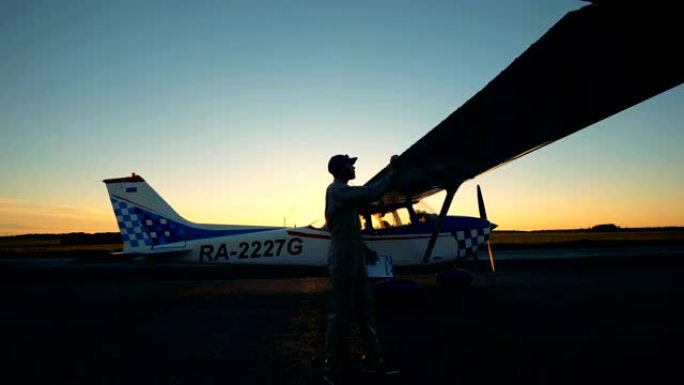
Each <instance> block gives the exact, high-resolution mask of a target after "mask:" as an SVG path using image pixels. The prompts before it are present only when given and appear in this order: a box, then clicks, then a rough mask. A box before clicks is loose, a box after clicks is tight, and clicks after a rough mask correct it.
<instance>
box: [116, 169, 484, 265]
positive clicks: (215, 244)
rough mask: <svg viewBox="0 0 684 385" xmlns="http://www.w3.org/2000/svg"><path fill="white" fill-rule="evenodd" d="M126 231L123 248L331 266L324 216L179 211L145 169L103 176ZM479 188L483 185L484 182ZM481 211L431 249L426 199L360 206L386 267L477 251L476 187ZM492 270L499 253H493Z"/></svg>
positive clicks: (183, 258)
mask: <svg viewBox="0 0 684 385" xmlns="http://www.w3.org/2000/svg"><path fill="white" fill-rule="evenodd" d="M103 182H104V183H105V184H106V185H107V190H108V193H109V198H110V201H111V203H112V207H113V209H114V214H115V216H116V220H117V223H118V225H119V229H120V231H121V236H122V238H123V246H124V247H123V253H124V254H129V255H135V254H140V255H149V256H154V255H171V256H173V260H174V261H175V262H183V263H199V264H228V265H255V264H256V265H268V266H283V265H287V266H303V267H326V266H327V249H328V244H329V242H330V239H331V237H330V233H329V232H328V230H327V228H326V227H325V223H324V221H323V222H321V223H320V224H316V223H314V224H312V225H309V226H305V227H295V228H288V227H266V226H235V225H205V224H196V223H192V222H190V221H188V220H186V219H185V218H183V217H182V216H181V215H179V214H178V213H177V212H176V211H175V210H174V209H173V208H172V207H171V206H170V205H169V204H168V203H167V202H166V201H164V199H163V198H162V197H161V196H160V195H159V194H158V193H157V192H156V191H155V190H154V189H153V188H152V187H151V186H150V185H149V184H148V183H147V182H146V181H145V180H144V179H143V178H142V177H141V176H140V175H136V174H135V173H133V174H132V175H131V176H129V177H124V178H114V179H105V180H104V181H103ZM478 188H479V186H478ZM478 197H479V199H480V207H481V210H482V211H481V212H482V216H483V217H482V218H474V217H465V216H447V217H446V218H445V219H443V224H442V226H441V231H440V233H439V234H438V236H437V237H436V239H435V241H434V245H432V251H431V253H430V254H429V255H426V254H425V249H426V245H428V242H429V241H430V239H431V236H432V233H433V232H434V228H435V223H436V222H437V221H438V220H439V218H438V216H437V215H436V214H434V213H433V212H432V211H431V210H430V209H429V207H428V206H427V205H425V204H424V203H422V202H411V201H405V202H402V203H400V204H396V205H387V206H381V207H372V208H371V207H369V208H368V209H366V210H364V211H361V212H360V215H359V216H360V218H359V219H360V221H361V223H362V224H363V225H362V235H363V239H364V241H365V243H366V245H367V246H368V247H369V249H371V250H373V251H375V252H376V253H377V254H378V255H379V256H383V257H387V256H391V259H383V260H382V263H383V265H381V266H378V269H380V270H382V269H385V271H386V274H381V275H378V276H377V277H378V278H381V277H391V276H392V275H393V274H392V273H393V267H394V266H397V267H405V266H429V265H435V264H439V265H443V264H451V265H453V264H454V263H455V262H457V261H459V260H464V259H468V258H474V257H475V256H476V255H477V251H478V248H479V247H480V246H482V245H483V244H485V243H486V242H487V241H488V239H489V235H490V234H491V230H492V229H493V228H495V227H496V225H495V224H493V223H491V222H489V221H488V220H487V218H486V212H485V211H484V203H483V201H482V195H481V193H480V192H479V190H478ZM491 263H492V269H494V264H493V263H494V262H493V259H492V260H491Z"/></svg>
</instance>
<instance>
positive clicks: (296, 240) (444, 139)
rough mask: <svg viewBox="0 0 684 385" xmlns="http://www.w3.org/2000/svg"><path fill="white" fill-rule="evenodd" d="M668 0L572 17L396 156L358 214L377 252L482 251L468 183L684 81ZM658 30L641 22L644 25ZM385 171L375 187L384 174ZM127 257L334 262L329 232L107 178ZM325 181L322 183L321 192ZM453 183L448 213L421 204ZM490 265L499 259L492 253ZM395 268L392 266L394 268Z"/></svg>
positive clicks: (481, 228) (402, 261) (483, 237)
mask: <svg viewBox="0 0 684 385" xmlns="http://www.w3.org/2000/svg"><path fill="white" fill-rule="evenodd" d="M676 15H679V13H678V12H677V11H676V10H675V9H674V6H673V5H671V4H670V3H668V2H656V3H648V2H644V3H642V2H631V1H624V2H618V1H598V0H596V1H591V4H589V5H585V6H583V7H581V8H579V9H577V10H575V11H572V12H569V13H568V14H566V15H565V16H564V17H562V18H561V19H560V20H559V21H558V22H557V23H556V24H555V25H554V26H553V27H552V28H551V29H549V30H548V31H547V32H546V33H545V34H544V35H543V36H542V37H541V38H540V39H539V40H538V41H537V42H535V43H534V44H532V45H531V46H530V47H529V48H528V49H527V50H526V51H525V52H523V53H522V54H521V55H520V56H519V57H518V58H516V59H515V60H514V61H513V62H512V63H511V64H510V65H509V66H508V67H507V68H506V69H504V70H503V71H502V72H501V73H500V74H499V75H497V76H496V77H495V78H494V79H493V80H492V81H491V82H490V83H489V84H487V85H486V86H485V87H484V88H483V89H482V90H481V91H480V92H478V93H477V94H476V95H474V96H473V97H472V98H471V99H470V100H468V101H467V102H466V103H465V104H463V105H462V106H461V107H459V108H458V109H456V110H455V111H454V112H453V113H452V114H451V115H449V116H448V117H447V118H446V119H444V120H443V121H442V122H441V123H439V124H438V125H437V126H436V127H434V128H433V129H432V130H431V131H429V132H428V133H427V134H426V135H425V136H423V137H422V138H421V139H419V140H418V141H417V142H416V143H414V144H413V145H412V146H411V147H409V148H408V149H407V150H406V151H404V152H403V153H402V154H400V155H399V156H398V158H397V159H396V161H395V162H393V166H392V167H393V169H394V171H395V177H394V178H393V183H392V185H391V186H390V189H389V190H388V191H387V192H386V193H385V194H384V195H383V196H382V197H380V198H379V199H378V200H377V201H375V202H372V203H370V204H369V205H368V206H367V207H365V208H362V209H361V210H359V213H360V216H361V219H362V223H363V224H364V227H363V236H364V239H365V240H366V242H367V243H368V245H369V248H371V249H374V250H376V252H377V253H378V254H380V255H388V256H391V257H392V262H393V266H397V267H401V266H433V265H444V264H446V265H449V266H450V265H453V264H454V263H457V262H460V261H461V260H462V259H464V258H473V257H476V256H477V252H478V250H479V249H480V247H482V246H483V245H488V239H489V235H490V234H491V231H492V229H493V228H494V227H495V225H494V224H493V223H491V222H489V220H488V219H487V216H486V212H485V209H484V202H483V199H482V195H481V192H479V188H478V201H479V202H478V203H479V207H480V218H472V217H459V216H447V215H446V214H447V211H448V210H449V208H450V206H451V202H452V200H453V198H454V195H455V193H456V190H457V189H458V188H459V187H460V186H461V184H462V183H463V182H464V181H466V180H469V179H473V178H475V177H476V176H477V175H480V174H482V173H484V172H486V171H488V170H491V169H493V168H496V167H499V166H501V165H503V164H505V163H507V162H510V161H512V160H515V159H517V158H519V157H521V156H523V155H525V154H528V153H530V152H532V151H535V150H537V149H539V148H541V147H543V146H545V145H547V144H549V143H552V142H554V141H556V140H558V139H561V138H563V137H565V136H568V135H570V134H572V133H574V132H577V131H579V130H581V129H583V128H585V127H588V126H590V125H592V124H594V123H596V122H598V121H600V120H603V119H605V118H607V117H609V116H611V115H613V114H616V113H618V112H620V111H622V110H624V109H626V108H629V107H631V106H633V105H635V104H637V103H640V102H642V101H644V100H647V99H649V98H651V97H653V96H655V95H658V94H660V93H662V92H665V91H667V90H669V89H671V88H673V87H676V86H678V85H680V84H681V83H682V82H684V59H683V57H682V55H679V52H678V50H677V49H676V48H675V47H679V41H678V37H679V36H681V33H680V31H679V28H678V25H680V24H679V20H678V18H677V16H676ZM644 25H646V26H648V28H639V27H638V26H644ZM387 172H389V169H388V168H387V167H386V168H384V169H382V170H380V171H379V172H378V173H377V174H376V175H375V176H374V177H373V178H371V179H370V180H369V181H368V182H367V183H366V184H369V183H373V182H374V181H375V180H377V179H378V178H381V177H383V176H384V175H385V174H386V173H387ZM104 182H105V183H106V184H107V189H108V191H109V196H110V199H111V203H112V206H113V208H114V212H115V215H116V218H117V222H118V224H119V227H120V229H121V234H122V237H123V240H124V249H123V253H124V254H144V255H155V254H173V255H175V256H177V257H178V258H179V259H180V260H183V261H188V262H193V263H201V264H243V265H244V264H255V265H256V264H261V265H275V266H285V265H295V266H325V264H326V255H327V253H326V249H327V245H328V241H329V239H330V235H329V233H328V232H327V231H326V230H325V228H323V227H322V226H320V225H319V226H317V225H311V226H306V227H298V228H284V227H257V226H219V225H198V224H194V223H191V222H189V221H187V220H185V219H183V218H182V217H181V216H180V215H178V214H177V213H176V212H175V211H174V210H173V209H172V208H171V206H169V205H168V204H167V203H166V202H165V201H164V200H163V199H162V198H161V197H160V196H159V195H158V194H157V193H156V192H155V191H154V190H153V189H152V188H151V187H150V186H149V185H148V184H147V183H146V182H145V181H144V180H143V179H142V178H141V177H140V176H138V175H135V174H134V175H132V176H130V177H125V178H117V179H106V180H105V181H104ZM321 188H323V186H322V187H321ZM442 190H445V191H446V196H445V200H444V203H443V204H442V208H441V210H440V212H439V214H433V213H431V212H429V211H427V210H424V209H420V208H419V206H418V204H419V203H420V202H421V201H422V200H423V199H424V198H426V197H428V196H430V195H432V194H434V193H437V192H439V191H442ZM490 264H491V268H492V270H494V268H495V266H494V263H493V259H492V257H491V249H490ZM386 267H387V269H390V268H391V266H386Z"/></svg>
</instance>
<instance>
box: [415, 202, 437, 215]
mask: <svg viewBox="0 0 684 385" xmlns="http://www.w3.org/2000/svg"><path fill="white" fill-rule="evenodd" d="M413 211H415V212H416V214H436V212H435V210H433V209H432V207H430V206H428V205H427V203H425V202H423V201H420V202H418V203H414V204H413Z"/></svg>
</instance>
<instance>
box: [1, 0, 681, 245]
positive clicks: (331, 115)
mask: <svg viewBox="0 0 684 385" xmlns="http://www.w3.org/2000/svg"><path fill="white" fill-rule="evenodd" d="M0 4H1V5H0V130H1V132H2V141H1V144H0V164H2V167H0V178H2V181H3V182H2V183H1V184H0V235H2V234H14V233H26V232H53V231H115V229H116V223H115V221H114V217H113V214H112V213H111V209H110V207H109V202H108V200H107V197H106V190H105V187H104V185H103V184H102V183H101V180H102V179H104V178H109V177H119V176H124V175H128V174H130V172H132V171H135V172H137V173H139V174H140V175H142V176H143V177H144V178H145V179H146V180H147V181H148V182H149V183H150V184H151V185H152V186H153V187H154V188H155V189H156V190H157V191H158V192H159V193H160V194H161V195H162V196H164V197H165V198H166V199H167V200H168V201H169V203H171V205H172V206H174V207H175V208H176V209H177V210H178V211H179V212H180V213H181V214H182V215H184V216H186V217H187V218H188V219H190V220H193V221H197V222H211V223H244V224H269V225H278V224H282V223H283V218H287V219H286V220H287V222H288V225H292V224H295V223H296V224H299V225H302V224H306V223H307V222H310V221H313V220H315V219H317V218H318V217H320V212H321V211H322V209H323V202H322V194H323V190H324V188H325V186H326V185H327V183H329V175H328V174H327V173H326V170H325V164H326V162H327V159H328V158H329V157H330V156H331V155H332V154H335V153H349V154H352V155H356V156H359V163H358V164H357V175H358V179H357V181H356V183H357V184H363V182H365V181H366V180H367V179H368V178H370V177H371V176H372V175H373V174H374V173H375V172H377V171H378V170H379V169H380V168H381V167H383V166H384V165H385V163H386V162H387V160H388V159H389V156H390V155H391V154H395V153H401V152H403V151H404V150H405V149H406V148H408V147H409V146H410V145H411V144H413V143H414V142H415V141H416V140H417V139H419V138H420V137H421V136H423V135H424V134H425V133H427V132H428V131H429V130H430V129H431V128H432V127H434V126H435V125H436V124H437V123H438V122H440V121H441V120H442V119H444V118H445V117H446V116H447V115H448V114H450V113H451V112H452V111H454V110H455V109H456V108H458V107H459V106H460V105H461V104H463V103H464V102H465V101H467V100H468V99H469V98H470V97H471V96H472V95H474V94H475V93H476V92H477V91H479V90H480V89H481V88H482V87H484V86H485V85H486V84H487V82H488V81H490V80H491V79H492V78H493V77H494V76H496V75H497V74H498V73H499V72H500V71H501V70H503V69H504V68H505V67H506V66H507V65H508V64H509V63H510V62H511V61H512V60H514V59H515V57H517V56H518V55H519V54H521V53H522V52H523V51H524V50H525V49H526V48H527V47H528V46H529V45H530V44H532V43H533V42H534V41H536V40H537V39H538V38H539V37H540V36H541V35H542V34H543V33H544V32H546V31H547V30H548V29H549V28H550V27H551V26H552V25H553V24H554V23H555V22H556V21H557V20H558V19H560V18H561V17H562V16H563V15H564V14H565V13H567V12H568V11H571V10H574V9H578V8H580V7H582V6H585V5H586V3H585V2H581V1H553V2H549V1H542V0H537V1H533V0H519V1H422V2H418V1H393V2H389V1H358V2H344V3H343V2H332V1H195V2H187V1H116V2H111V1H77V0H74V1H69V2H54V1H10V2H8V1H2V2H0ZM682 101H684V91H683V90H682V87H681V86H679V87H677V88H675V89H672V90H670V91H668V92H666V93H664V94H661V95H658V96H656V97H654V98H652V99H650V100H647V101H645V102H643V103H641V104H640V105H637V106H634V107H632V108H630V109H628V110H626V111H624V112H622V113H620V114H617V115H615V116H613V117H610V118H608V119H606V120H604V121H602V122H599V123H597V124H595V125H593V126H591V127H588V128H587V129H585V130H582V131H580V132H578V133H576V134H573V135H571V136H570V137H567V138H565V139H562V140H560V141H558V142H556V143H553V144H551V145H549V146H547V147H545V148H543V149H541V150H539V151H537V152H535V153H533V154H530V155H528V156H526V157H524V158H522V159H519V160H517V161H515V162H512V163H510V164H508V165H505V166H503V167H501V168H499V169H496V170H494V171H492V172H489V173H487V174H484V175H483V176H480V177H478V178H476V180H474V181H472V182H468V183H466V184H465V185H464V186H463V187H462V188H461V190H459V193H458V194H457V200H456V203H455V204H454V206H453V207H452V209H451V211H450V213H451V214H457V213H460V214H467V215H475V213H476V210H477V209H476V201H475V193H474V188H475V187H474V186H475V184H476V183H479V184H481V185H482V187H483V189H484V193H485V198H486V200H487V206H488V213H489V216H490V217H491V218H492V219H493V220H494V221H495V222H497V223H499V224H500V225H501V227H502V228H508V229H513V228H517V229H534V228H574V227H587V226H591V225H594V224H596V223H604V222H611V223H616V224H618V225H622V226H661V225H684V208H683V206H682V202H684V199H683V198H684V193H683V192H682V191H684V186H683V184H684V182H682V180H683V178H682V177H681V175H682V165H684V155H682V151H681V148H682V145H683V144H684V133H683V130H682V129H681V122H682V117H684V112H682V108H681V107H682ZM439 198H440V197H439V196H437V197H433V198H432V199H431V200H430V201H429V203H431V204H432V205H433V206H438V204H439Z"/></svg>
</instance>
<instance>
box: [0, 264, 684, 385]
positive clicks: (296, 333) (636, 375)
mask: <svg viewBox="0 0 684 385" xmlns="http://www.w3.org/2000/svg"><path fill="white" fill-rule="evenodd" d="M567 260H568V261H574V262H573V263H567V262H566V263H564V264H559V263H548V264H545V263H542V262H538V263H532V264H529V265H525V264H524V263H517V264H516V263H511V264H509V265H508V266H506V264H505V263H502V264H501V265H502V266H500V268H499V270H498V271H497V273H491V272H487V271H486V270H483V271H480V272H477V273H476V275H475V278H474V279H473V281H472V283H471V284H470V285H469V286H468V287H467V288H465V289H456V288H448V287H444V286H439V285H437V284H436V283H435V279H434V274H417V275H412V276H410V278H412V279H415V280H416V281H418V282H419V283H421V284H422V285H423V287H424V290H423V291H422V292H420V293H410V294H409V293H404V294H400V295H398V296H395V297H381V298H378V303H377V318H378V328H379V331H380V337H381V341H382V343H383V346H384V347H385V350H386V352H387V355H388V359H389V360H390V362H391V363H393V364H394V365H395V366H397V367H399V368H401V370H402V373H401V374H400V375H399V376H397V377H395V378H388V379H378V378H369V377H363V376H360V375H358V374H357V369H358V360H359V359H360V351H359V349H358V340H357V338H356V336H355V335H352V338H351V342H352V349H351V352H350V362H349V372H350V378H349V382H350V383H361V384H366V383H367V384H380V383H385V384H416V383H420V384H494V383H496V384H501V383H505V384H510V383H515V384H518V383H519V384H523V383H524V384H579V383H598V382H602V383H620V384H646V383H648V384H681V383H684V373H682V371H681V369H680V365H681V364H680V363H681V357H682V353H681V349H680V348H681V346H682V343H683V342H684V331H683V328H682V325H684V312H682V311H681V310H680V309H681V308H682V295H684V280H682V279H681V276H682V272H684V263H682V260H684V253H682V254H679V255H677V254H676V253H674V254H671V255H668V256H663V255H660V254H659V255H657V256H656V255H654V256H643V258H639V259H634V258H631V259H630V258H627V259H625V258H618V257H615V258H609V257H608V256H603V257H601V258H600V261H601V262H600V263H597V262H596V261H597V260H596V259H592V258H589V257H587V258H584V259H583V258H569V259H567ZM577 261H580V262H577ZM53 262H54V261H53ZM502 262H503V261H502ZM36 263H38V262H36ZM72 263H73V261H72ZM5 264H6V265H7V264H9V263H8V262H5ZM14 265H16V264H14ZM58 265H59V264H58ZM38 266H42V267H41V268H40V269H37V268H35V266H34V268H33V269H31V268H27V267H26V266H24V268H16V266H15V269H14V270H13V269H9V268H8V267H7V266H5V267H4V268H3V269H2V270H3V273H2V274H1V275H0V277H1V278H2V279H1V280H0V304H2V305H1V306H0V341H2V344H1V345H0V346H2V347H1V348H0V349H1V351H2V356H1V357H0V363H1V365H2V370H1V371H0V383H3V384H38V383H40V384H47V383H49V384H54V383H65V384H320V383H321V381H320V372H321V365H322V352H323V343H324V331H325V312H326V285H327V279H326V278H325V277H322V276H314V277H310V278H282V279H273V278H249V279H239V278H235V277H231V278H225V279H216V276H215V275H211V274H208V275H207V276H206V279H202V272H197V271H196V272H195V273H194V274H188V275H187V276H183V274H182V272H183V268H182V267H176V268H175V273H174V274H170V275H169V274H167V275H164V274H161V275H159V277H163V278H155V274H154V268H152V267H150V266H149V265H145V266H146V267H145V268H144V269H143V270H145V271H146V273H145V274H139V275H133V276H131V275H125V276H126V277H128V279H121V278H122V275H120V273H121V271H119V270H117V269H116V268H114V269H108V268H107V266H106V264H105V265H104V266H103V265H100V266H99V267H98V269H97V271H108V270H113V271H118V273H117V274H119V275H116V274H112V275H103V274H100V275H98V274H95V275H94V276H93V275H92V274H90V275H86V274H83V272H84V271H85V272H88V270H87V269H86V270H83V269H81V270H73V271H78V272H79V273H78V274H76V273H73V274H66V275H58V276H59V278H58V279H47V278H49V276H47V275H46V273H45V271H50V270H51V269H47V268H46V267H45V266H46V265H45V263H38ZM110 267H111V266H110ZM52 270H54V266H53V269H52ZM58 270H59V269H58ZM162 270H164V269H162ZM73 271H72V272H73ZM89 271H90V272H91V273H92V272H93V271H96V269H91V270H89ZM126 271H128V272H131V271H133V270H132V269H129V270H126ZM164 271H166V272H168V269H167V270H164ZM22 272H23V273H22ZM41 272H42V273H41ZM205 272H206V271H205ZM16 274H19V275H18V276H16ZM22 274H23V275H22ZM12 277H13V278H12Z"/></svg>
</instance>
